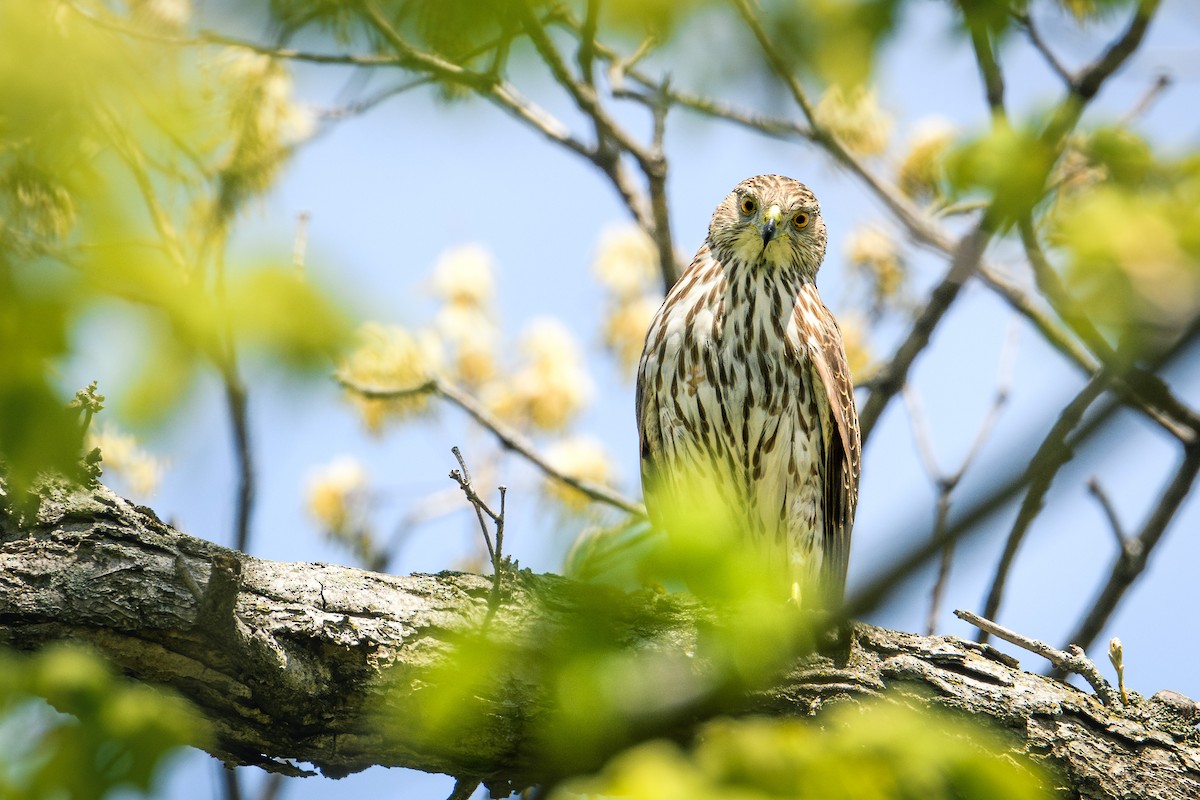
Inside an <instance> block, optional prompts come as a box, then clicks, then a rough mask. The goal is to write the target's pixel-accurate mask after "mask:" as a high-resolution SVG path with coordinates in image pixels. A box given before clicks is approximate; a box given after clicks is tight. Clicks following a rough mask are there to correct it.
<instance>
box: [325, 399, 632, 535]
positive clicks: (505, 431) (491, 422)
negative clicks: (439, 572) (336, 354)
mask: <svg viewBox="0 0 1200 800" xmlns="http://www.w3.org/2000/svg"><path fill="white" fill-rule="evenodd" d="M335 378H336V380H337V381H338V383H340V384H341V385H342V386H343V387H345V388H346V389H349V390H350V391H352V392H354V393H356V394H358V395H361V396H362V397H370V398H378V399H383V400H388V399H395V398H401V397H410V396H412V395H416V394H436V395H438V396H439V397H442V398H443V399H445V400H448V401H449V402H451V403H452V404H454V405H456V406H458V407H459V408H460V409H462V410H463V411H465V412H466V413H467V414H468V415H469V416H470V417H471V418H472V419H474V420H475V421H476V422H478V423H479V424H480V425H482V426H483V427H484V428H485V429H487V430H488V431H490V432H491V433H492V435H494V436H495V437H496V439H497V440H498V441H499V442H500V444H501V445H502V446H503V447H505V448H506V449H508V450H512V451H513V452H514V453H517V454H518V455H520V456H522V457H523V458H524V459H525V460H526V461H528V462H529V463H530V464H532V465H533V466H534V467H536V468H537V469H538V470H539V471H541V472H542V474H543V475H545V476H546V477H548V478H551V479H553V480H556V481H558V482H560V483H563V484H565V485H567V486H570V487H571V488H572V489H575V490H577V491H579V492H581V493H582V494H584V495H586V496H587V497H589V498H591V499H592V500H595V501H597V502H600V503H606V504H607V505H610V506H612V507H614V508H619V509H620V510H622V511H624V512H626V513H627V514H632V515H634V516H636V517H645V516H646V507H645V506H643V505H642V504H641V503H638V502H635V501H633V500H630V499H628V498H627V497H624V496H622V495H621V494H619V493H617V492H615V491H613V490H612V489H610V488H608V487H607V486H603V485H601V484H598V483H594V482H592V481H586V480H580V479H579V478H574V477H572V476H570V475H567V474H566V473H563V472H561V471H560V470H557V469H555V468H554V467H553V466H552V465H551V464H550V463H549V462H548V461H546V459H545V458H543V457H542V456H541V455H540V454H539V453H538V452H537V448H536V447H535V446H534V444H533V442H531V441H530V440H529V439H528V438H527V437H526V436H525V435H524V434H523V433H521V432H519V431H518V430H516V429H515V428H513V427H511V426H510V425H508V424H506V423H504V422H502V421H501V420H499V419H497V418H496V417H495V416H493V415H492V414H491V413H489V412H488V411H487V409H485V408H484V407H483V406H482V405H480V404H479V402H478V401H477V400H475V398H473V397H471V395H469V394H468V393H467V392H465V391H464V390H463V389H461V388H459V387H458V386H455V385H454V384H452V383H450V382H449V381H447V380H445V379H442V378H431V379H429V380H428V381H426V382H424V383H421V384H418V385H415V386H411V387H407V388H403V389H390V388H383V387H378V386H365V385H362V384H359V383H356V382H354V381H351V380H350V379H348V378H346V377H345V376H342V375H337V376H335Z"/></svg>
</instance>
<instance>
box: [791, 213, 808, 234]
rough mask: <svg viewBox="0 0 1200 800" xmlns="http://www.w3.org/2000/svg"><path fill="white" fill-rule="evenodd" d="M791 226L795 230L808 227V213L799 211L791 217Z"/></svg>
mask: <svg viewBox="0 0 1200 800" xmlns="http://www.w3.org/2000/svg"><path fill="white" fill-rule="evenodd" d="M792 227H793V228H795V229H796V230H798V231H800V230H804V229H805V228H807V227H808V214H806V213H805V212H803V211H801V212H800V213H799V214H797V215H796V216H794V217H792Z"/></svg>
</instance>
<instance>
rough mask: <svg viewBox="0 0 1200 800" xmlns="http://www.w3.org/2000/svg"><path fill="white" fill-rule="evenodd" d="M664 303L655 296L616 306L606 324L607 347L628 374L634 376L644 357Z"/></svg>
mask: <svg viewBox="0 0 1200 800" xmlns="http://www.w3.org/2000/svg"><path fill="white" fill-rule="evenodd" d="M660 304H661V301H660V299H659V298H657V297H653V296H651V295H642V296H641V297H635V298H633V299H631V300H629V301H627V302H623V303H618V304H616V305H615V306H614V307H613V308H612V310H611V312H610V313H609V315H608V318H607V319H606V320H605V323H604V344H605V346H606V347H608V349H609V350H610V351H611V352H612V354H613V355H614V356H616V359H617V363H618V364H620V366H621V368H622V369H623V370H624V371H625V374H626V375H632V374H633V370H634V369H636V368H637V364H638V360H639V359H640V358H641V356H642V346H643V344H644V343H645V341H646V330H647V329H648V328H649V327H650V320H651V319H653V317H654V314H655V313H656V312H657V311H658V307H659V305H660Z"/></svg>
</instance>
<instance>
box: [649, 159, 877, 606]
mask: <svg viewBox="0 0 1200 800" xmlns="http://www.w3.org/2000/svg"><path fill="white" fill-rule="evenodd" d="M825 242H826V233H825V222H824V220H822V219H821V210H820V207H819V206H818V205H817V198H816V197H815V196H814V195H813V193H812V192H811V191H809V189H808V187H806V186H805V185H804V184H802V183H799V182H798V181H795V180H792V179H791V178H785V177H783V176H780V175H759V176H757V177H754V178H750V179H748V180H745V181H742V182H741V183H739V184H738V185H737V187H736V188H735V189H734V190H733V192H731V193H730V194H729V196H728V197H726V198H725V200H724V202H722V203H721V204H720V205H719V206H717V210H716V212H715V213H714V214H713V218H712V222H711V224H710V225H709V229H708V238H707V240H706V241H705V243H704V246H703V247H701V248H700V250H699V252H697V253H696V257H695V258H694V259H693V260H692V263H691V266H689V267H688V268H687V270H686V271H685V272H684V273H683V275H682V277H680V279H679V282H678V283H676V284H675V286H674V287H673V288H672V289H671V291H670V292H669V293H668V295H667V298H666V300H665V301H664V302H663V305H662V307H661V308H660V309H659V311H658V314H657V315H655V317H654V320H653V322H651V323H650V330H649V332H648V334H647V336H646V344H645V348H644V350H643V351H642V359H641V363H640V365H639V367H638V384H637V415H638V431H639V435H640V441H641V452H642V485H643V489H644V492H645V496H646V506H647V509H648V510H649V511H650V515H651V519H652V520H653V521H654V522H655V523H656V524H658V525H665V527H666V528H667V529H668V532H670V528H671V519H670V515H671V513H672V509H674V510H675V511H678V510H679V509H681V508H686V507H689V506H694V505H695V503H696V502H698V501H701V500H705V501H707V500H708V499H710V498H713V497H715V498H716V499H717V502H718V504H719V505H720V507H721V508H723V509H725V515H726V516H725V519H726V521H727V522H728V523H729V524H732V525H733V526H736V527H737V528H738V529H739V532H744V533H745V535H746V536H748V537H749V539H750V542H749V543H750V544H751V545H752V546H756V547H757V548H758V549H759V551H760V552H761V553H762V554H763V555H764V556H765V558H766V559H767V561H768V562H769V564H770V565H771V566H772V567H774V568H776V569H780V570H782V572H783V575H784V576H785V577H786V578H787V579H789V580H790V581H791V583H792V587H793V592H795V591H797V587H817V588H818V589H819V592H820V594H821V596H822V597H821V598H820V599H821V604H836V603H838V602H840V601H841V598H842V595H843V592H844V587H845V581H846V566H847V560H848V557H849V551H850V529H851V526H852V524H853V522H854V509H855V506H856V504H857V500H858V475H859V455H860V442H859V433H858V414H857V412H856V410H855V405H854V389H853V386H852V385H851V382H850V373H849V370H848V369H847V366H846V353H845V349H844V347H843V345H842V337H841V332H840V331H839V330H838V326H837V323H836V322H835V321H834V318H833V315H832V314H830V313H829V309H827V308H826V307H825V304H824V303H822V302H821V298H820V296H819V295H818V294H817V287H816V284H815V279H816V276H817V270H818V269H819V268H820V266H821V260H822V259H823V258H824V256H825ZM664 516H665V517H666V518H665V519H664ZM809 600H810V596H808V595H806V597H805V604H806V605H808V604H809V603H808V601H809Z"/></svg>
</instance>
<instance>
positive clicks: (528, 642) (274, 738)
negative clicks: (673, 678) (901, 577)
mask: <svg viewBox="0 0 1200 800" xmlns="http://www.w3.org/2000/svg"><path fill="white" fill-rule="evenodd" d="M506 577H507V578H508V582H509V586H508V588H507V589H506V590H505V594H504V596H503V602H501V603H500V604H499V605H498V607H497V608H496V609H495V610H494V611H490V610H489V600H490V599H491V597H492V585H491V581H490V579H487V578H482V577H480V576H476V575H464V574H455V573H442V574H439V575H412V576H403V577H393V576H389V575H380V574H376V573H371V572H365V571H362V570H357V569H351V568H346V567H339V566H332V565H327V564H285V563H276V562H271V561H263V560H260V559H256V558H252V557H249V556H246V555H242V554H240V553H236V552H234V551H231V550H227V549H224V548H222V547H219V546H217V545H214V544H212V543H209V542H205V541H203V540H200V539H195V538H192V537H189V536H185V535H183V534H181V533H179V532H177V531H175V530H173V529H171V528H170V527H168V526H167V525H165V524H163V523H162V522H161V521H159V520H158V518H157V517H155V516H154V514H153V512H151V511H150V510H149V509H146V508H142V507H139V506H135V505H132V504H130V503H128V502H126V501H124V500H122V499H120V498H118V497H117V496H115V495H114V494H112V493H111V492H109V491H108V490H107V489H104V488H99V489H96V490H94V491H69V490H66V489H48V490H46V491H45V493H44V499H43V502H42V504H41V509H40V511H39V513H38V515H37V519H36V521H29V522H22V521H20V519H18V518H17V516H16V515H10V516H0V641H3V642H6V643H8V644H9V645H12V646H15V647H18V648H23V649H35V648H38V647H40V646H42V645H44V644H46V643H49V642H53V641H60V640H76V641H83V642H87V643H90V644H91V645H94V646H95V647H96V648H98V649H99V650H100V651H102V652H103V653H105V654H106V655H107V656H108V657H109V658H111V659H112V660H113V661H114V662H116V663H117V664H118V665H120V666H121V667H122V668H123V669H124V670H125V671H126V672H128V673H129V674H130V675H132V676H135V677H137V678H139V679H143V680H146V681H150V682H154V683H158V684H162V685H165V686H169V687H172V688H173V689H175V690H177V691H178V692H180V693H181V694H183V695H184V696H186V697H188V698H190V699H191V700H192V701H193V702H194V703H195V704H196V705H197V706H199V708H200V709H201V710H202V711H203V712H204V713H205V715H206V716H207V717H208V718H209V719H210V720H211V721H212V722H213V724H214V726H215V730H216V734H217V737H216V740H215V742H214V743H210V744H209V745H208V749H209V750H210V752H212V753H213V754H214V755H216V756H217V757H219V758H222V759H224V760H225V761H227V762H228V763H233V764H258V765H261V766H264V767H266V768H268V769H274V770H277V771H286V772H298V771H299V769H298V768H297V767H296V766H295V764H296V763H304V762H307V763H311V764H313V765H315V766H316V767H318V768H319V769H320V770H322V771H323V772H325V773H326V774H330V775H344V774H347V773H350V772H354V771H357V770H361V769H364V768H366V767H368V766H371V765H375V764H382V765H390V766H406V767H413V768H416V769H421V770H426V771H432V772H445V773H450V774H454V775H459V776H467V777H471V778H479V779H483V780H485V781H487V782H489V783H490V784H492V785H495V786H514V785H515V786H520V785H525V784H528V783H533V782H542V781H546V780H553V779H555V778H556V777H558V776H559V775H561V774H562V772H564V771H568V768H567V767H564V765H563V762H562V761H561V760H560V761H557V762H554V764H555V766H548V763H549V762H548V760H547V759H546V758H545V753H546V751H545V742H544V741H540V740H541V739H542V737H541V736H539V735H538V730H539V729H538V725H539V722H540V720H542V719H543V718H544V717H545V715H546V714H548V713H549V712H548V710H547V709H548V707H549V704H548V702H547V700H546V691H545V690H546V687H544V686H539V685H538V682H537V680H536V670H525V671H522V670H514V671H513V674H506V673H505V669H506V667H505V665H506V664H508V665H511V664H514V663H524V664H527V665H528V664H533V663H536V659H537V652H538V648H539V646H542V644H543V643H544V642H545V641H546V639H547V636H548V632H551V631H553V630H554V629H556V628H558V627H563V626H569V624H570V620H571V619H572V618H573V617H574V616H577V615H578V614H580V613H584V611H585V610H586V609H592V610H593V613H594V609H595V608H597V607H598V606H599V607H603V608H604V609H606V611H609V612H611V617H609V618H608V619H609V621H610V622H611V624H610V625H609V628H610V629H611V630H609V631H608V634H609V635H610V637H611V639H612V640H613V641H615V642H618V643H621V644H625V645H627V646H628V647H629V648H631V649H636V650H637V651H638V652H639V653H651V654H652V653H664V654H675V655H677V654H680V653H694V652H696V649H697V648H698V647H699V648H700V649H702V647H703V646H702V643H701V640H700V635H699V634H698V633H697V628H698V625H699V627H701V628H703V626H704V624H705V615H704V611H703V610H702V609H700V608H699V607H698V606H696V605H695V604H694V603H693V602H691V601H689V600H688V599H687V598H684V597H681V596H672V595H661V594H655V593H653V592H642V593H633V594H625V593H621V592H617V591H615V590H612V589H606V588H602V587H594V586H589V585H584V584H579V583H575V582H572V581H568V580H566V579H563V578H561V577H557V576H552V575H532V574H529V573H516V574H514V575H511V576H506ZM483 628H486V631H487V636H488V637H489V638H490V639H491V640H494V641H496V642H499V643H502V644H503V646H504V647H506V648H508V649H509V651H514V650H519V651H523V652H527V653H529V654H532V660H530V661H525V662H512V661H506V662H498V664H489V665H487V666H486V667H482V668H484V669H487V670H490V673H489V674H488V675H487V684H488V686H489V687H490V689H489V690H488V691H486V692H478V693H473V694H470V697H471V700H470V702H471V703H477V704H479V705H480V706H481V708H474V709H464V718H468V717H469V718H470V720H471V724H469V725H464V726H461V727H459V728H455V730H454V735H453V736H447V735H445V731H444V730H442V731H440V732H436V731H433V730H431V728H435V727H437V725H434V724H433V723H432V722H431V721H430V720H429V718H428V713H427V708H426V707H425V706H424V705H422V703H421V702H420V698H421V697H422V695H423V694H425V693H427V692H428V691H429V689H430V687H431V685H433V684H435V683H436V682H437V681H438V680H439V679H440V680H445V676H446V675H447V674H451V675H452V674H453V673H446V672H444V671H443V672H440V673H439V672H438V669H437V668H438V667H439V665H444V662H445V660H446V657H447V653H449V652H450V651H451V649H452V642H453V641H455V639H456V637H460V636H462V635H464V634H468V633H471V632H476V633H478V632H479V631H480V630H481V629H483ZM702 661H703V660H702V659H699V658H697V659H695V666H694V669H696V670H702V669H703V666H702ZM385 673H386V674H387V675H388V676H389V677H388V678H387V679H386V680H385V679H384V675H385ZM439 675H440V676H441V677H440V678H439V677H438V676H439ZM884 692H888V694H889V696H891V697H898V698H902V699H904V700H905V701H908V702H911V703H914V704H916V705H921V706H937V707H942V708H949V709H954V710H958V711H961V712H964V713H967V714H971V715H976V716H985V717H988V718H991V719H992V720H994V721H995V722H996V723H998V724H999V725H1000V726H1001V727H1002V728H1003V729H1004V730H1006V731H1007V732H1008V733H1009V734H1010V735H1011V736H1010V738H1011V741H1012V743H1013V744H1012V746H1013V748H1014V749H1015V750H1019V751H1023V752H1026V753H1029V754H1031V755H1033V756H1034V757H1035V758H1037V759H1039V760H1041V761H1042V762H1044V763H1046V764H1048V765H1049V766H1051V767H1052V768H1053V769H1054V770H1055V771H1056V773H1057V774H1058V775H1059V776H1061V778H1062V780H1063V785H1064V786H1065V787H1069V790H1068V791H1069V793H1070V794H1071V795H1073V796H1078V797H1085V798H1118V797H1119V798H1186V797H1200V735H1198V733H1197V729H1196V723H1197V721H1198V720H1200V706H1197V704H1196V703H1194V702H1192V701H1190V700H1188V699H1187V698H1183V697H1181V696H1179V695H1175V694H1172V693H1169V692H1166V693H1160V694H1159V695H1156V696H1155V697H1154V698H1151V699H1150V700H1148V701H1142V700H1140V699H1138V701H1137V702H1136V703H1133V704H1131V705H1130V706H1129V707H1127V708H1125V709H1110V708H1107V707H1105V706H1104V705H1102V704H1101V703H1100V702H1099V701H1098V700H1097V699H1096V698H1095V697H1093V696H1092V695H1090V694H1087V693H1084V692H1082V691H1080V690H1078V689H1076V688H1074V687H1071V686H1069V685H1067V684H1064V683H1060V682H1058V681H1054V680H1051V679H1048V678H1045V677H1043V676H1040V675H1037V674H1033V673H1029V672H1023V671H1021V670H1020V669H1019V668H1018V666H1017V664H1016V662H1015V661H1014V660H1013V659H1011V658H1010V657H1008V656H1006V655H1003V654H1001V653H999V652H998V651H995V650H994V649H992V648H990V647H987V646H980V645H977V644H974V643H971V642H967V641H963V640H960V639H956V638H953V637H922V636H916V635H912V634H906V633H899V632H895V631H889V630H884V629H881V628H874V627H870V626H866V625H857V626H855V629H854V635H853V642H852V644H851V646H850V649H849V651H848V655H847V654H845V653H843V654H842V656H841V657H836V658H834V657H824V656H821V657H810V658H808V659H805V660H803V661H801V662H800V663H798V664H797V665H796V666H795V667H794V668H793V669H792V670H791V671H790V672H789V673H788V674H787V675H786V676H785V677H783V678H781V679H780V680H778V681H777V682H776V685H775V686H774V687H773V688H771V689H768V690H763V691H759V692H756V693H755V694H753V696H752V697H751V698H750V699H749V700H748V701H745V700H743V701H742V705H741V706H740V708H741V709H752V710H756V711H760V712H767V713H771V714H777V715H819V714H820V711H821V709H822V707H824V706H825V705H826V704H828V703H830V702H831V701H850V702H854V701H857V700H861V699H864V698H868V697H872V696H875V695H879V694H882V693H884ZM710 699H711V698H710ZM721 703H724V706H725V708H726V709H727V708H728V707H729V704H728V698H726V699H724V700H722V701H721ZM714 707H715V706H711V705H710V706H704V705H703V704H698V705H695V706H692V707H688V708H682V709H679V708H676V709H675V710H674V711H672V712H671V713H666V714H662V715H654V714H651V715H648V716H647V717H645V718H643V719H641V720H640V721H638V723H637V724H633V725H630V726H629V728H628V729H626V730H624V731H623V732H622V733H621V735H619V736H615V737H613V738H611V739H610V740H608V741H606V743H605V744H606V747H607V751H611V749H613V748H616V747H619V746H621V744H623V743H625V741H627V740H628V739H629V738H631V737H635V736H645V735H648V734H671V733H676V732H678V731H679V730H681V729H683V728H684V727H686V722H688V721H690V720H691V719H692V718H694V717H695V716H699V715H702V714H704V713H706V712H709V711H711V710H713V708H714ZM467 712H470V713H467ZM381 714H382V716H381ZM381 718H386V719H389V720H391V724H387V725H380V724H378V722H379V720H380V719H381ZM607 751H604V750H597V751H593V752H589V753H586V754H584V755H582V756H580V759H581V760H579V761H578V762H576V763H572V764H570V765H569V768H570V769H578V768H588V767H590V766H595V763H594V762H595V761H597V760H598V759H600V758H602V757H603V756H604V755H605V752H607Z"/></svg>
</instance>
